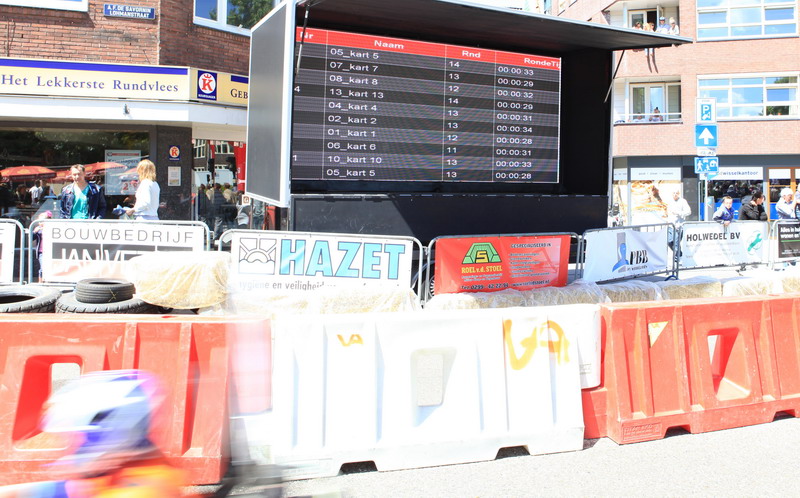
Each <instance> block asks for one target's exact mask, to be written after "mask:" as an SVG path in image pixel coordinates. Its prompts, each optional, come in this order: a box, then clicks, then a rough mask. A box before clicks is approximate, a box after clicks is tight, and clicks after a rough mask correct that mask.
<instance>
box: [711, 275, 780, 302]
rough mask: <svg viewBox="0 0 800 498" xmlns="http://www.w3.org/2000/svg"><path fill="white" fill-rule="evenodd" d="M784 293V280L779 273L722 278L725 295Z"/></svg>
mask: <svg viewBox="0 0 800 498" xmlns="http://www.w3.org/2000/svg"><path fill="white" fill-rule="evenodd" d="M767 294H783V282H781V277H780V276H779V275H773V274H767V273H759V274H754V275H751V276H746V277H744V276H742V277H731V278H723V279H722V295H723V296H764V295H767Z"/></svg>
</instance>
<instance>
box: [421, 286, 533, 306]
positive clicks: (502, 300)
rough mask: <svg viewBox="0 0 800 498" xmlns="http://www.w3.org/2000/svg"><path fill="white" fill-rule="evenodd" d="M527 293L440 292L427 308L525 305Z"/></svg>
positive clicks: (504, 291) (508, 290) (513, 291)
mask: <svg viewBox="0 0 800 498" xmlns="http://www.w3.org/2000/svg"><path fill="white" fill-rule="evenodd" d="M526 303H527V301H526V299H525V295H524V294H523V293H522V292H520V291H518V290H516V289H504V290H501V291H497V292H462V293H458V294H439V295H437V296H433V297H432V298H431V299H429V300H428V302H427V303H426V304H425V309H427V310H466V309H477V308H490V309H491V308H515V307H520V306H525V305H526Z"/></svg>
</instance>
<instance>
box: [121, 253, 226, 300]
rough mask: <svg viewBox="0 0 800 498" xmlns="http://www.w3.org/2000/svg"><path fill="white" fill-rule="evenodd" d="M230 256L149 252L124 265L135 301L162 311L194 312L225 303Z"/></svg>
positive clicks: (124, 271) (222, 254)
mask: <svg viewBox="0 0 800 498" xmlns="http://www.w3.org/2000/svg"><path fill="white" fill-rule="evenodd" d="M229 268H230V253H227V252H216V251H207V252H186V251H175V252H167V251H164V252H153V253H149V254H143V255H141V256H136V257H135V258H132V259H130V260H128V261H126V262H125V265H124V266H123V273H124V275H125V278H126V279H128V280H130V281H131V282H133V284H134V285H135V286H136V297H138V298H140V299H142V300H144V301H145V302H147V303H150V304H153V305H156V306H163V307H165V308H176V309H194V308H203V307H207V306H213V305H216V304H219V303H221V302H223V301H225V297H226V295H227V287H228V270H229Z"/></svg>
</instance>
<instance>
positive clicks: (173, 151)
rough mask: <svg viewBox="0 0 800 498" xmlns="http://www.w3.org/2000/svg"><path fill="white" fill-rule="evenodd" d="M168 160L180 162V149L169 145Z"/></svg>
mask: <svg viewBox="0 0 800 498" xmlns="http://www.w3.org/2000/svg"><path fill="white" fill-rule="evenodd" d="M169 160H170V161H180V160H181V148H180V147H179V146H177V145H171V146H170V147H169Z"/></svg>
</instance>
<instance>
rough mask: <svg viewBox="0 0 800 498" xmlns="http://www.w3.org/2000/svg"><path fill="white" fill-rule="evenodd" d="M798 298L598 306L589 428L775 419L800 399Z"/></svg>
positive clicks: (617, 436)
mask: <svg viewBox="0 0 800 498" xmlns="http://www.w3.org/2000/svg"><path fill="white" fill-rule="evenodd" d="M798 310H800V297H797V296H791V297H783V296H770V297H740V298H729V299H724V300H720V299H718V298H713V299H695V300H683V301H669V302H650V303H630V304H613V305H604V306H602V307H601V328H602V333H603V337H604V342H603V380H602V384H601V386H600V387H598V388H595V389H591V390H586V391H584V393H583V399H584V421H585V424H586V427H587V430H586V437H602V436H603V435H607V436H608V437H610V438H611V439H613V440H614V441H616V442H617V443H620V444H622V443H633V442H637V441H648V440H653V439H660V438H662V437H664V435H665V433H666V431H667V430H668V429H670V428H673V427H681V428H684V429H686V430H687V431H689V432H692V433H698V432H709V431H715V430H721V429H727V428H732V427H742V426H746V425H753V424H759V423H764V422H769V421H772V420H773V419H774V417H775V414H776V413H777V412H787V413H790V414H793V415H796V414H797V411H798V408H800V353H798V351H800V349H799V346H800V324H798Z"/></svg>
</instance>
